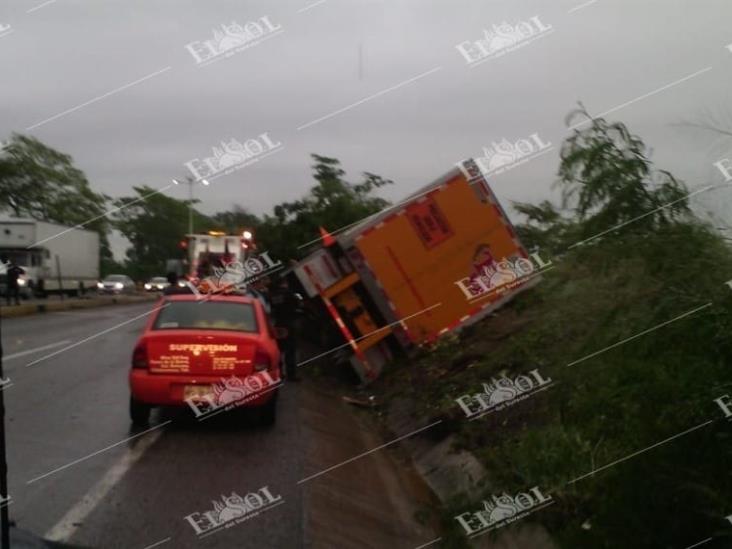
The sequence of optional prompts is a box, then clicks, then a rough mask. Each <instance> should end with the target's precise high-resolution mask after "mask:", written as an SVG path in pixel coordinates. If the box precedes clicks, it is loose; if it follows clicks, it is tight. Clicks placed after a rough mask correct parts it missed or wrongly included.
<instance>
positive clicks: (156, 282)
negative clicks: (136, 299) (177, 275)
mask: <svg viewBox="0 0 732 549" xmlns="http://www.w3.org/2000/svg"><path fill="white" fill-rule="evenodd" d="M168 286H170V282H168V279H167V278H165V277H164V276H154V277H152V278H151V279H150V280H149V281H147V282H145V291H146V292H162V291H163V290H164V289H165V288H167V287H168Z"/></svg>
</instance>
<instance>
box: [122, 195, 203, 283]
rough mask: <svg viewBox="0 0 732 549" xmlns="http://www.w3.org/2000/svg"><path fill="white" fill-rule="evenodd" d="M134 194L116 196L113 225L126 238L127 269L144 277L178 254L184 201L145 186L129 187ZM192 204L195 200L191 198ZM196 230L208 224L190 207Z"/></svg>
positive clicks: (184, 222) (185, 217) (184, 229)
mask: <svg viewBox="0 0 732 549" xmlns="http://www.w3.org/2000/svg"><path fill="white" fill-rule="evenodd" d="M133 189H134V191H135V193H136V196H129V197H123V198H118V199H117V200H115V202H114V204H115V206H116V207H117V208H119V209H118V210H117V211H116V212H115V213H114V219H115V221H114V225H115V227H116V228H117V229H118V230H119V231H120V232H121V233H122V234H123V235H124V236H125V238H127V239H128V240H129V241H130V244H131V245H132V246H131V247H130V248H129V249H128V250H127V260H128V261H127V266H128V268H127V270H128V272H129V273H130V276H132V277H133V278H137V279H138V280H139V279H144V278H148V277H150V276H155V275H160V274H161V273H163V272H164V269H165V262H166V260H168V259H175V258H179V257H180V256H181V253H182V252H181V249H180V247H179V243H180V241H181V239H182V238H183V235H185V234H186V233H187V231H188V205H189V201H188V200H177V199H175V198H172V197H170V196H166V195H164V194H162V193H160V192H158V191H156V190H155V189H152V188H150V187H148V186H146V185H143V186H141V187H133ZM194 203H195V201H194ZM193 215H194V222H195V226H196V227H198V228H199V230H200V231H204V230H208V229H209V228H211V227H212V221H211V219H210V218H208V217H207V216H205V215H203V214H201V213H199V212H197V211H196V210H193Z"/></svg>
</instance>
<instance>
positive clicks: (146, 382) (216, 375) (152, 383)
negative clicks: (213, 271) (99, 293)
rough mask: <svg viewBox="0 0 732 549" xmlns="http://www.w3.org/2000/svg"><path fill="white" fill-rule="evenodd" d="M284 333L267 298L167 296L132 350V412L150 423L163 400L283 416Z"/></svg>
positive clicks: (199, 408)
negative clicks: (279, 407) (268, 309)
mask: <svg viewBox="0 0 732 549" xmlns="http://www.w3.org/2000/svg"><path fill="white" fill-rule="evenodd" d="M280 358H281V357H280V350H279V348H278V346H277V338H276V332H275V330H274V328H273V326H272V323H271V322H270V319H269V318H268V316H267V314H266V313H265V310H264V307H263V306H262V303H261V302H260V301H259V300H258V299H255V298H252V297H248V296H241V295H210V296H206V298H205V299H201V296H197V295H194V294H176V295H169V296H165V297H163V298H162V299H161V300H160V301H159V302H158V303H157V305H156V306H155V312H154V313H153V314H152V315H151V316H150V320H149V321H148V324H147V326H146V327H145V331H144V332H143V334H142V335H141V336H140V338H139V340H138V341H137V344H136V346H135V349H134V352H133V354H132V367H131V369H130V375H129V383H130V418H131V419H132V423H133V424H135V425H146V424H147V422H148V419H149V416H150V412H151V410H152V409H153V408H154V407H156V406H172V407H185V406H190V407H191V408H192V409H193V411H194V413H195V414H196V416H199V417H200V416H201V415H203V414H205V413H209V412H211V411H214V410H217V409H220V408H225V407H228V406H230V405H233V406H236V407H239V406H243V407H248V408H254V409H255V410H256V411H257V412H258V414H259V419H260V422H261V423H263V424H265V425H271V424H273V423H274V422H275V416H276V405H277V393H278V387H279V385H280V384H281V383H282V368H281V364H280Z"/></svg>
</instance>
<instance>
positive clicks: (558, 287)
mask: <svg viewBox="0 0 732 549" xmlns="http://www.w3.org/2000/svg"><path fill="white" fill-rule="evenodd" d="M553 259H554V263H555V265H556V267H555V268H554V269H553V270H551V271H549V272H547V273H546V275H545V276H544V278H543V280H542V281H541V283H540V284H539V285H538V286H536V287H535V288H534V289H532V290H529V291H527V292H524V293H523V294H521V295H519V296H518V297H517V298H516V299H515V300H514V301H513V302H512V303H510V304H509V305H508V306H506V307H504V308H502V309H501V310H500V311H498V313H497V314H496V315H495V316H492V317H490V318H487V319H485V320H484V321H482V322H481V323H479V324H477V325H475V326H473V327H470V328H469V329H467V330H465V331H464V332H463V333H462V334H461V335H460V337H451V338H446V339H445V340H443V341H441V342H440V343H439V344H438V345H437V346H436V347H435V349H434V350H432V351H423V352H421V353H419V354H418V356H416V357H414V359H412V360H409V361H404V362H403V363H402V364H400V365H398V366H397V367H395V368H394V369H393V370H392V371H391V372H390V373H389V374H388V375H387V376H386V377H385V379H384V380H383V381H382V387H383V388H384V391H385V393H386V395H387V398H394V399H396V398H403V397H407V398H411V399H413V400H414V402H415V403H416V406H417V407H418V412H419V413H421V414H427V415H429V416H432V417H437V416H439V417H443V418H445V419H446V420H447V423H448V424H449V425H450V426H451V428H452V429H453V430H454V433H455V434H456V435H457V437H456V438H457V445H458V446H459V447H460V448H465V449H467V450H469V451H471V452H473V453H474V454H475V455H476V456H477V457H478V458H479V459H480V461H481V462H482V463H483V464H484V465H485V466H486V468H487V470H488V471H489V472H490V477H491V481H492V486H491V487H486V488H485V494H486V496H487V495H489V494H491V493H497V492H503V491H504V490H505V491H506V492H509V493H512V492H516V491H519V490H521V489H525V488H527V487H530V486H534V485H540V486H542V487H546V488H547V489H550V491H551V493H552V495H553V496H554V497H555V499H557V503H556V504H555V505H552V506H550V507H548V508H547V509H546V510H543V511H541V512H540V514H537V515H536V516H533V517H530V518H527V519H524V520H536V521H539V522H541V523H543V524H544V526H545V527H546V528H547V530H548V531H549V532H550V534H551V535H552V536H553V537H554V539H555V541H556V542H557V543H558V544H559V545H560V546H561V547H565V548H571V549H574V548H577V549H586V548H600V549H605V548H607V549H616V548H618V547H623V548H624V549H632V548H636V547H637V548H644V549H647V548H656V547H658V548H679V549H684V548H685V547H687V546H688V545H691V544H692V543H696V542H698V541H700V540H702V539H705V538H707V537H709V536H718V537H719V538H720V539H721V538H724V540H725V541H715V543H716V542H719V543H727V544H730V546H732V537H730V533H731V532H732V530H730V528H729V523H728V522H727V521H725V520H724V516H725V515H729V514H732V474H730V471H732V467H730V464H731V463H732V460H731V459H730V458H731V457H732V440H731V439H730V432H731V431H730V429H732V427H731V426H730V424H729V423H727V422H725V421H723V418H722V412H721V410H720V409H719V407H718V406H717V405H716V404H715V403H714V399H715V398H718V397H719V396H721V395H723V394H728V393H729V394H732V375H731V374H730V371H731V370H730V359H732V343H731V339H732V322H731V320H730V312H731V311H732V290H730V288H729V287H727V286H726V285H725V281H727V280H730V279H732V252H731V251H730V249H729V248H728V247H727V246H726V245H725V244H724V242H723V240H722V239H721V238H719V237H718V236H717V235H715V234H713V232H711V231H710V230H709V229H708V228H707V227H705V226H702V225H698V224H693V223H685V224H681V223H679V224H671V225H668V226H665V227H662V228H660V229H657V230H655V231H653V232H647V233H643V232H637V233H629V232H625V233H624V232H623V231H619V232H618V233H616V234H610V235H607V236H606V237H604V238H602V239H600V240H598V241H595V242H593V243H591V244H588V245H585V246H583V247H580V248H577V249H575V250H572V251H571V252H568V253H566V254H565V255H563V256H561V257H555V258H553ZM709 302H711V303H712V305H711V306H709V307H707V308H704V309H702V310H700V311H699V312H697V313H695V314H693V315H690V316H688V317H686V318H682V319H680V320H678V321H675V322H672V323H670V324H668V325H665V326H663V327H660V328H658V329H657V330H654V331H652V332H650V333H647V334H645V335H641V336H640V337H637V338H634V339H632V340H630V341H627V342H626V343H623V344H622V345H619V346H617V347H614V348H612V349H609V350H607V351H604V352H602V353H601V354H598V355H597V356H594V357H592V358H589V359H587V360H584V361H582V362H580V363H577V364H574V365H572V366H567V365H568V364H569V363H571V362H573V361H575V360H578V359H581V358H582V357H585V356H587V355H589V354H591V353H594V352H596V351H599V350H602V349H604V348H605V347H608V346H611V345H614V344H616V343H618V342H620V341H623V340H624V339H627V338H630V337H632V336H635V335H636V334H639V333H641V332H643V331H644V330H648V329H650V328H653V327H654V326H657V325H658V324H660V323H663V322H666V321H669V320H672V319H674V318H675V317H678V316H679V315H682V314H684V313H686V312H688V311H690V310H692V309H694V308H696V307H700V306H703V305H705V304H706V303H709ZM534 368H539V370H540V372H541V373H542V375H544V376H545V377H546V376H550V377H551V378H552V379H553V380H554V381H555V382H556V384H555V385H554V386H553V387H552V388H550V389H548V390H546V391H544V392H542V393H540V394H537V395H535V396H532V397H530V398H529V399H527V400H525V401H523V402H520V403H518V404H516V405H514V406H511V407H508V408H506V409H504V410H501V411H497V412H494V413H492V414H490V415H488V416H485V417H483V418H481V419H479V420H476V421H467V420H465V419H464V416H463V415H462V412H461V410H460V409H459V407H458V406H457V404H456V403H455V400H454V399H455V398H457V397H459V396H460V395H462V394H465V393H475V392H478V391H480V390H481V384H482V383H483V382H488V381H490V378H491V376H496V375H498V374H499V373H501V372H506V373H509V374H514V375H517V374H520V373H525V372H528V371H529V370H532V369H534ZM708 420H717V421H715V422H714V423H713V424H711V425H708V426H706V427H704V428H701V429H699V430H698V431H695V432H693V433H690V434H687V435H685V436H683V437H680V438H678V439H675V440H672V441H670V442H668V443H666V444H664V445H662V446H659V447H657V448H654V449H651V450H648V451H647V452H644V453H642V454H640V455H638V456H635V457H633V458H630V459H628V460H626V461H623V462H621V463H618V464H616V465H614V466H612V467H609V468H607V469H605V470H603V471H600V472H598V473H597V474H595V475H594V476H592V477H589V478H585V479H583V480H580V481H578V482H576V483H573V484H568V482H569V481H571V480H572V479H575V478H577V477H579V476H580V475H584V474H586V473H589V472H591V471H593V470H595V469H597V468H599V467H602V466H604V465H606V464H609V463H611V462H613V461H616V460H620V459H623V458H625V457H626V456H628V455H630V454H632V453H634V452H637V451H640V450H643V449H644V448H647V447H649V446H651V445H653V444H655V443H657V442H660V441H662V440H664V439H666V438H668V437H672V436H674V435H677V434H679V433H681V432H683V431H685V430H687V429H689V428H691V427H694V426H696V425H699V424H700V423H702V422H705V421H708ZM478 503H479V502H475V501H468V499H467V498H458V499H457V500H456V501H454V502H450V503H449V504H448V505H447V506H446V509H445V524H446V525H447V526H449V527H448V528H446V532H445V540H446V541H445V546H446V547H460V546H461V545H462V544H463V543H464V542H463V541H461V540H460V538H461V534H460V532H459V530H458V529H457V528H455V527H454V526H455V525H454V524H452V523H455V521H454V520H452V519H451V517H452V516H453V515H454V514H457V513H459V512H463V511H466V510H471V509H474V508H476V505H477V504H478ZM583 525H584V527H583ZM725 536H727V537H726V538H725ZM708 546H709V547H713V546H714V545H713V544H709V545H708ZM719 546H720V547H721V546H722V545H719Z"/></svg>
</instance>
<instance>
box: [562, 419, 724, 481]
mask: <svg viewBox="0 0 732 549" xmlns="http://www.w3.org/2000/svg"><path fill="white" fill-rule="evenodd" d="M710 423H714V420H713V419H710V420H709V421H705V422H704V423H700V424H699V425H697V426H696V427H692V428H691V429H687V430H686V431H683V432H681V433H679V434H677V435H674V436H672V437H668V438H667V439H665V440H662V441H661V442H657V443H656V444H654V445H652V446H649V447H648V448H643V450H638V451H637V452H633V453H632V454H630V455H628V456H625V457H624V458H621V459H617V460H615V461H613V462H612V463H608V464H607V465H603V466H602V467H600V468H598V469H595V470H594V471H590V472H589V473H587V474H585V475H582V476H581V477H577V478H576V479H574V480H570V481H569V482H568V483H567V484H573V483H575V482H577V481H578V480H582V479H583V478H587V477H589V476H592V475H594V474H595V473H597V472H599V471H603V470H605V469H607V468H608V467H612V466H613V465H617V464H618V463H621V462H623V461H626V460H628V459H630V458H632V457H635V456H637V455H640V454H642V453H643V452H647V451H648V450H652V449H653V448H657V447H658V446H661V445H662V444H666V443H667V442H670V441H672V440H674V439H676V438H679V437H682V436H684V435H685V434H687V433H691V432H692V431H696V430H697V429H701V428H702V427H706V426H707V425H709V424H710Z"/></svg>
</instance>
